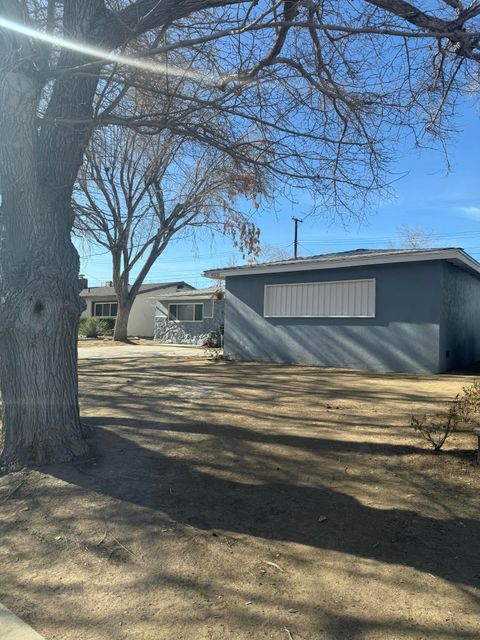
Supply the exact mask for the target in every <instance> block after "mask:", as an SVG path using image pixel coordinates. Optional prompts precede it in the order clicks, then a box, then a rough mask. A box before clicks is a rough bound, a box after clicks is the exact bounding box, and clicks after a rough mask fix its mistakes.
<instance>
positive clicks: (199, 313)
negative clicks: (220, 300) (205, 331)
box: [168, 302, 203, 322]
mask: <svg viewBox="0 0 480 640" xmlns="http://www.w3.org/2000/svg"><path fill="white" fill-rule="evenodd" d="M168 317H169V318H170V320H178V321H179V322H200V321H201V320H203V304H190V303H187V302H185V303H182V304H169V305H168Z"/></svg>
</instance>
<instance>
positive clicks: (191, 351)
mask: <svg viewBox="0 0 480 640" xmlns="http://www.w3.org/2000/svg"><path fill="white" fill-rule="evenodd" d="M207 356H208V350H206V349H204V348H203V347H196V346H191V345H181V344H180V345H177V344H151V345H150V344H148V345H146V344H126V345H122V346H112V345H109V346H104V345H101V344H100V345H99V346H98V347H97V346H91V345H88V347H87V346H82V344H79V348H78V357H79V359H80V360H97V359H98V360H103V359H112V358H151V357H154V358H189V359H200V360H203V359H205V358H207Z"/></svg>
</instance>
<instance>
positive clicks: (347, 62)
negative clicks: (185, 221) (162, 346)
mask: <svg viewBox="0 0 480 640" xmlns="http://www.w3.org/2000/svg"><path fill="white" fill-rule="evenodd" d="M479 14H480V6H479V5H478V3H477V2H471V3H468V4H467V3H464V2H460V0H444V1H441V0H437V1H435V0H432V2H431V3H429V11H428V12H427V11H425V10H424V3H420V2H415V3H408V2H405V1H403V0H364V1H362V0H346V1H345V2H338V1H336V0H335V1H334V0H309V1H308V2H303V1H300V0H299V1H295V0H285V1H282V0H278V1H277V0H260V1H259V2H258V1H253V0H251V1H248V2H245V1H241V0H136V1H127V0H108V1H107V0H63V1H62V2H60V1H59V2H56V1H55V0H1V2H0V192H1V196H2V198H1V209H0V226H1V233H0V301H1V304H2V313H1V316H0V395H1V407H2V409H1V411H2V414H1V429H0V442H1V444H0V447H1V451H2V453H1V460H2V465H3V466H4V467H10V468H11V467H15V466H19V465H23V464H28V463H32V462H33V463H42V462H45V461H47V460H65V459H68V458H71V457H72V456H74V455H77V454H81V453H82V452H85V450H86V445H85V443H84V440H83V435H82V430H81V426H80V419H79V413H78V402H77V373H76V334H77V326H78V319H79V314H80V311H81V302H80V300H79V296H78V280H77V274H78V266H79V265H78V255H77V253H76V250H75V248H74V246H73V244H72V243H71V240H70V233H71V229H72V225H73V221H74V212H73V208H72V205H71V198H72V191H73V186H74V183H75V180H76V178H77V174H78V171H79V168H80V166H81V163H82V158H83V153H84V149H85V148H86V146H87V145H88V141H89V139H90V137H91V136H92V133H93V131H95V130H99V129H103V128H105V127H109V126H111V125H117V126H125V127H129V128H132V129H134V130H136V131H139V132H141V133H145V134H148V135H159V134H161V133H162V132H164V131H165V130H168V131H171V132H172V133H175V134H176V135H180V136H181V137H186V138H188V139H192V140H196V141H198V142H201V143H202V144H204V145H206V146H209V147H211V148H214V149H217V150H219V151H222V152H224V153H226V154H228V155H229V156H230V157H231V158H232V161H239V162H245V163H250V164H253V165H254V166H256V167H261V168H262V170H264V171H265V172H266V174H267V175H268V178H269V180H270V182H271V184H272V193H274V194H275V196H277V197H279V196H288V195H289V190H290V189H291V188H293V187H299V186H303V187H304V188H305V189H308V190H309V192H310V196H311V200H312V207H313V208H314V209H315V207H318V208H319V209H321V210H328V211H332V210H335V209H336V210H337V211H339V212H340V213H341V212H345V211H354V212H359V211H361V210H362V205H363V204H364V203H365V201H366V200H368V198H369V197H371V196H372V195H373V194H375V193H376V192H378V190H381V189H382V188H384V187H385V186H386V182H387V183H388V179H387V180H386V176H385V171H386V168H387V166H388V164H387V163H388V161H389V159H390V158H391V155H392V152H393V150H394V148H395V142H396V140H397V139H398V136H399V135H402V136H403V137H405V135H406V133H407V131H409V132H411V133H412V135H413V136H414V137H416V138H418V137H419V136H420V135H421V134H422V133H423V132H424V131H425V130H426V129H428V131H430V132H431V133H432V134H434V135H437V136H439V137H441V136H443V135H444V134H445V132H446V131H447V129H448V116H449V115H451V114H452V112H453V109H454V106H455V105H454V103H455V97H456V96H457V95H458V92H460V91H463V90H464V89H465V88H466V87H468V88H469V89H472V88H475V87H476V86H478V79H477V63H478V59H479V55H480V52H479V46H480V45H479V43H480V38H479V24H478V19H479ZM136 87H139V88H141V89H142V96H145V95H150V96H151V99H150V100H144V99H142V100H139V99H138V94H136V93H135V92H133V91H132V89H134V88H136ZM445 117H446V118H447V119H445ZM219 123H220V124H221V125H222V126H221V127H220V128H219ZM232 139H234V140H236V141H237V142H236V144H235V146H234V147H232V145H231V140H232Z"/></svg>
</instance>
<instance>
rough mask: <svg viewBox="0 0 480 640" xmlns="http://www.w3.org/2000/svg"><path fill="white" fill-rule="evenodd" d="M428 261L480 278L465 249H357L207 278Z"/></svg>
mask: <svg viewBox="0 0 480 640" xmlns="http://www.w3.org/2000/svg"><path fill="white" fill-rule="evenodd" d="M425 260H448V261H449V262H451V263H453V264H456V265H457V266H459V267H461V268H463V269H466V270H467V271H470V272H471V273H475V274H476V275H477V276H480V263H478V262H477V261H476V260H475V259H474V258H472V256H470V255H469V254H468V253H466V252H465V251H464V250H463V249H460V248H456V247H446V248H440V249H438V248H435V249H355V250H353V251H342V252H339V253H324V254H321V255H317V256H309V257H308V258H297V259H295V258H292V259H290V260H277V261H275V262H264V263H261V264H246V265H241V266H238V267H226V268H219V269H210V270H208V271H205V273H204V276H206V277H207V278H228V277H229V276H240V275H241V276H249V275H257V274H262V273H281V272H288V271H308V270H312V269H337V268H341V267H359V266H364V265H375V264H389V263H390V264H392V263H402V262H421V261H425Z"/></svg>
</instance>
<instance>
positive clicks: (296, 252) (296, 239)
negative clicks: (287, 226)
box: [292, 216, 303, 260]
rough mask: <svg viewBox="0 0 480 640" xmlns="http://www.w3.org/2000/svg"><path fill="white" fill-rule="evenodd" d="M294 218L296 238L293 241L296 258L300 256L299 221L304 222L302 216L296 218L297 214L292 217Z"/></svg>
mask: <svg viewBox="0 0 480 640" xmlns="http://www.w3.org/2000/svg"><path fill="white" fill-rule="evenodd" d="M292 220H293V221H294V223H295V239H294V241H293V250H294V258H295V260H296V259H297V258H298V223H299V222H303V220H300V218H295V216H294V217H293V218H292Z"/></svg>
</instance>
